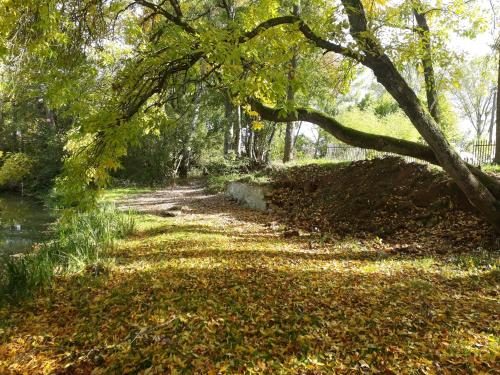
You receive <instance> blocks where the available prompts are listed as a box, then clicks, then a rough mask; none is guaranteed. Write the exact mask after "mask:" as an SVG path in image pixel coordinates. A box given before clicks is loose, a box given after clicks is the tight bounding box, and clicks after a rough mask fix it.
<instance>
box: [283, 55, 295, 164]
mask: <svg viewBox="0 0 500 375" xmlns="http://www.w3.org/2000/svg"><path fill="white" fill-rule="evenodd" d="M296 68H297V57H296V56H294V57H293V58H292V61H291V67H290V71H289V72H288V82H289V83H288V92H287V100H288V101H289V102H293V99H294V96H295V95H294V92H293V91H294V90H293V86H292V83H291V82H292V81H293V79H294V76H295V69H296ZM294 128H295V122H293V121H289V122H287V123H286V130H285V150H284V152H283V163H287V162H289V161H290V160H292V159H293V133H294Z"/></svg>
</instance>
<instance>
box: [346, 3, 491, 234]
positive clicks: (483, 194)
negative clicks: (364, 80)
mask: <svg viewBox="0 0 500 375" xmlns="http://www.w3.org/2000/svg"><path fill="white" fill-rule="evenodd" d="M342 4H343V5H344V8H345V10H346V12H347V16H348V19H349V24H350V29H351V35H352V36H353V38H354V39H355V40H356V41H357V42H358V46H360V47H361V48H362V49H363V51H364V53H365V54H366V55H365V56H363V58H362V61H361V62H362V63H363V64H364V65H365V66H367V67H368V68H370V69H371V70H372V71H373V73H374V74H375V77H376V78H377V80H378V81H379V82H380V83H381V84H382V85H383V86H384V87H385V89H386V90H387V91H388V92H389V93H390V94H391V95H392V97H393V98H394V99H395V100H396V101H397V102H398V104H399V106H400V107H401V108H402V109H403V111H404V112H405V113H406V115H407V116H408V117H409V118H410V120H411V122H412V124H413V126H415V128H416V129H417V130H418V132H419V133H420V135H421V136H422V137H423V138H424V140H425V141H426V142H427V144H428V145H429V146H430V147H431V149H432V151H433V152H434V154H435V155H436V158H437V160H438V162H439V165H440V166H441V167H442V168H443V169H444V170H445V171H446V172H447V173H448V174H449V175H450V176H451V178H452V179H453V180H454V181H455V183H456V184H457V185H458V186H459V187H460V189H461V190H462V191H463V192H464V194H465V196H466V197H467V199H468V200H469V201H470V203H471V204H472V205H473V206H474V207H475V208H476V209H477V210H478V211H479V212H481V214H482V215H483V216H484V217H485V218H486V219H487V220H488V221H489V222H490V223H491V224H492V225H493V226H494V227H495V229H496V230H497V231H498V232H499V233H500V200H497V199H496V198H495V197H494V196H493V194H492V193H491V192H490V191H489V190H488V189H487V188H486V187H485V186H484V185H483V184H482V183H481V182H480V181H479V180H478V179H477V178H476V177H475V176H474V174H472V172H471V171H470V170H469V168H468V167H467V165H466V164H465V162H464V161H463V160H462V159H461V158H460V156H459V155H458V154H457V153H456V151H455V150H453V148H452V147H451V145H450V144H449V143H448V141H447V140H446V138H445V136H444V134H443V133H442V132H441V131H440V130H439V128H438V125H437V123H436V121H435V120H434V119H433V117H432V116H430V115H429V114H428V113H427V112H426V111H425V109H424V108H423V107H422V105H421V103H420V100H419V99H418V97H417V95H416V94H415V92H414V91H413V90H412V89H411V88H410V86H409V85H408V84H407V82H406V81H405V80H404V78H403V77H402V76H401V74H400V73H399V72H398V70H397V69H396V67H395V66H394V64H393V62H392V61H391V60H390V58H389V57H388V56H387V55H386V54H385V52H384V51H383V48H382V47H381V46H380V44H379V42H378V41H377V40H376V39H375V38H374V37H373V35H372V34H371V33H370V32H369V30H368V26H367V19H366V15H365V11H364V8H363V4H362V3H361V0H342Z"/></svg>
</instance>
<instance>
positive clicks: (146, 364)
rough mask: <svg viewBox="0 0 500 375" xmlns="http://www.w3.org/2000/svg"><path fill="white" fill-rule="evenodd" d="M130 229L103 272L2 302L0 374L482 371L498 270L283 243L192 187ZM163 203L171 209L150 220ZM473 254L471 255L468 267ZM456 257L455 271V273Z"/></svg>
mask: <svg viewBox="0 0 500 375" xmlns="http://www.w3.org/2000/svg"><path fill="white" fill-rule="evenodd" d="M119 204H120V205H121V206H122V207H124V208H125V207H129V208H133V209H135V210H137V211H140V212H142V213H143V214H139V215H138V216H137V222H138V223H137V226H138V228H137V233H136V234H135V235H134V236H132V237H130V238H128V239H125V240H123V241H121V242H120V243H118V244H117V246H116V247H115V248H114V249H113V250H112V251H111V252H110V253H108V254H106V256H107V259H105V260H104V261H105V263H104V264H105V270H106V272H100V273H99V274H98V275H96V274H95V273H94V272H91V273H86V272H81V273H79V274H75V275H71V276H68V277H64V278H59V279H58V280H57V281H56V282H55V283H54V285H53V288H52V289H51V290H50V291H47V293H45V294H44V295H42V296H40V297H39V298H35V299H34V300H32V301H26V302H25V303H24V304H23V305H22V306H13V307H10V308H2V309H0V373H2V374H4V373H6V374H10V373H13V374H18V373H29V374H39V373H40V374H42V373H47V374H48V373H51V374H52V373H55V374H95V375H96V374H132V373H133V374H174V373H176V374H178V373H186V374H333V373H335V374H340V373H372V372H373V373H377V372H382V373H386V374H400V373H414V372H418V373H428V374H434V373H443V374H446V373H449V374H462V373H481V372H483V373H487V372H491V371H492V370H493V369H495V368H496V366H497V364H496V363H497V362H496V359H497V357H495V355H496V354H495V352H496V351H498V333H499V328H498V321H497V319H496V318H497V314H496V313H495V311H498V299H497V297H498V281H497V278H498V271H497V270H495V269H491V268H485V267H483V266H482V265H481V264H478V265H474V263H471V258H464V259H461V258H454V259H453V260H449V259H447V260H440V259H433V258H414V257H411V256H400V257H387V255H386V254H384V253H382V252H381V251H379V250H378V247H377V243H376V242H362V241H360V240H357V239H354V238H347V239H343V240H339V241H337V242H335V243H324V242H323V241H322V239H321V238H313V237H308V236H300V237H293V238H286V237H285V236H284V235H283V227H281V226H280V225H273V224H272V217H270V216H268V215H267V214H263V213H259V212H256V211H252V210H249V209H246V208H244V207H240V206H238V205H236V204H234V203H232V202H230V201H228V200H226V199H224V198H223V197H222V196H218V195H217V196H214V195H207V194H205V193H204V192H203V191H202V189H201V187H200V186H198V185H192V186H185V187H182V186H180V187H175V188H173V189H163V190H159V191H156V192H152V193H147V194H141V195H136V196H133V197H129V198H126V199H124V200H122V201H121V202H120V203H119ZM173 205H185V206H187V207H188V209H187V210H186V211H185V213H184V214H182V215H181V216H177V217H168V218H165V217H162V216H159V215H151V214H149V213H157V212H158V211H159V210H165V209H166V210H168V209H169V208H170V207H171V206H173ZM474 261H475V260H474ZM464 265H465V266H464Z"/></svg>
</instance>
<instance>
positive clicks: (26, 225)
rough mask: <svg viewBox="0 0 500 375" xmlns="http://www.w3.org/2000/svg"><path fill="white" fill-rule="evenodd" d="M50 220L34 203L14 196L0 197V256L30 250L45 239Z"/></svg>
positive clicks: (3, 194) (6, 194)
mask: <svg viewBox="0 0 500 375" xmlns="http://www.w3.org/2000/svg"><path fill="white" fill-rule="evenodd" d="M52 221H53V217H52V216H51V214H50V211H49V210H48V209H47V208H46V207H44V206H43V204H42V203H40V202H39V201H37V200H34V199H32V198H28V197H21V196H20V195H17V194H10V193H1V194H0V256H1V255H4V254H17V253H22V252H26V251H28V250H30V249H31V247H32V245H33V244H34V243H35V242H40V241H43V240H44V239H46V238H47V236H48V229H49V225H50V223H51V222H52Z"/></svg>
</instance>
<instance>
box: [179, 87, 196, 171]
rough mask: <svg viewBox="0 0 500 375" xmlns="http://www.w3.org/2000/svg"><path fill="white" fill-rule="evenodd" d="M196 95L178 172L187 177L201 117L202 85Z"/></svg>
mask: <svg viewBox="0 0 500 375" xmlns="http://www.w3.org/2000/svg"><path fill="white" fill-rule="evenodd" d="M195 90H196V92H195V94H194V95H195V97H194V108H193V111H194V113H193V118H192V119H191V120H190V121H189V123H188V130H187V136H186V139H185V141H184V143H183V144H182V153H181V161H180V164H179V168H178V174H179V177H180V178H187V177H188V174H189V169H190V167H191V156H192V155H191V143H192V141H193V135H194V131H195V129H196V125H197V124H198V120H199V118H200V97H201V87H199V86H197V87H196V89H195Z"/></svg>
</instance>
